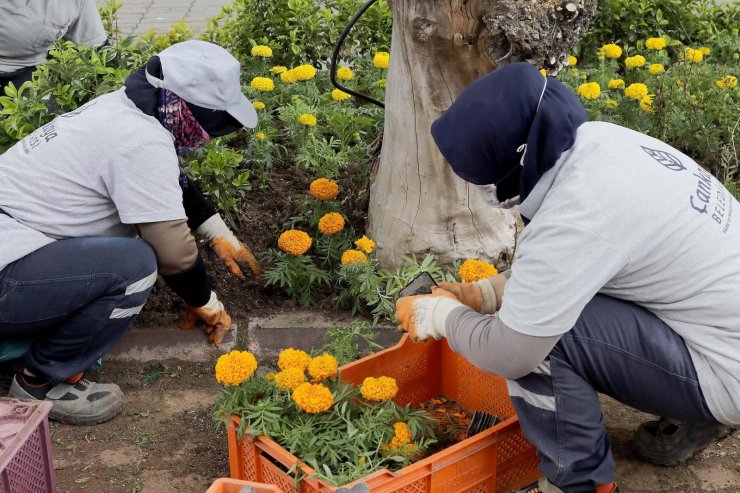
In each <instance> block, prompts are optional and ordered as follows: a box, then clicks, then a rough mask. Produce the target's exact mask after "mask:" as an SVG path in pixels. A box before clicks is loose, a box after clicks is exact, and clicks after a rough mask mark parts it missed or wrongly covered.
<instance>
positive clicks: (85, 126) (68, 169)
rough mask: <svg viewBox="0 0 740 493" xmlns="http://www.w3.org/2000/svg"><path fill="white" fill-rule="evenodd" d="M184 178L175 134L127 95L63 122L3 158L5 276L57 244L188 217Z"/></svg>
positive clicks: (0, 204)
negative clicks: (18, 262)
mask: <svg viewBox="0 0 740 493" xmlns="http://www.w3.org/2000/svg"><path fill="white" fill-rule="evenodd" d="M179 176H180V167H179V164H178V159H177V155H176V153H175V147H174V145H173V138H172V135H171V134H170V133H169V132H168V131H167V130H166V129H165V128H164V127H163V126H162V125H160V124H159V122H158V121H157V120H156V119H155V118H152V117H150V116H147V115H145V114H144V113H143V112H142V111H140V110H139V109H138V108H137V107H136V106H135V105H134V104H133V102H132V101H131V100H130V99H128V97H126V94H125V93H124V90H123V89H120V90H118V91H115V92H113V93H110V94H106V95H104V96H100V97H98V98H96V99H94V100H92V101H90V102H89V103H87V104H86V105H84V106H82V107H80V108H78V109H77V110H75V111H72V112H70V113H67V114H65V115H61V116H59V117H58V118H56V119H55V120H54V121H52V122H51V123H48V124H47V125H44V126H43V127H41V128H39V129H37V130H36V131H35V132H33V133H32V134H31V135H29V136H28V137H26V138H25V139H23V140H22V141H20V142H18V143H17V144H15V145H14V146H13V147H11V148H10V149H8V151H6V152H5V153H4V154H2V155H0V208H2V209H4V210H5V211H6V212H7V213H8V214H10V216H12V219H11V218H10V217H8V216H5V215H2V214H0V238H2V241H0V270H2V269H4V268H5V267H6V266H7V265H8V264H9V263H11V262H14V261H15V260H18V259H19V258H21V257H24V256H26V255H28V254H29V253H31V252H34V251H36V250H38V249H39V248H41V247H42V246H44V245H47V244H49V243H50V242H52V241H54V239H61V238H78V237H83V236H129V237H130V236H135V234H136V230H135V228H134V226H133V225H135V224H140V223H151V222H159V221H171V220H176V219H185V218H186V216H185V210H184V208H183V205H182V189H181V188H180V184H179Z"/></svg>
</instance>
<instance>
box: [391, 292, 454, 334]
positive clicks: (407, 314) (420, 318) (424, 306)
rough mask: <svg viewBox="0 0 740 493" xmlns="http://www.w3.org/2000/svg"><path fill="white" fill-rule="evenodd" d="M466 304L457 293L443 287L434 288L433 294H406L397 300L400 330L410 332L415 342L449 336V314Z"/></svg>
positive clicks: (397, 317)
mask: <svg viewBox="0 0 740 493" xmlns="http://www.w3.org/2000/svg"><path fill="white" fill-rule="evenodd" d="M461 306H464V305H463V304H462V303H460V302H459V301H458V300H457V298H456V297H455V295H453V294H452V293H449V292H447V291H445V290H443V289H434V290H433V292H432V294H422V295H419V296H404V297H402V298H399V299H398V300H397V301H396V320H397V321H398V323H399V326H398V330H402V331H404V332H408V334H409V337H411V340H412V341H414V342H421V341H425V340H427V339H429V338H430V337H431V338H432V339H441V338H443V337H447V333H446V331H445V323H446V320H447V316H448V315H449V314H450V312H452V311H453V310H455V309H456V308H460V307H461Z"/></svg>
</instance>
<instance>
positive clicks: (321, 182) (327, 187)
mask: <svg viewBox="0 0 740 493" xmlns="http://www.w3.org/2000/svg"><path fill="white" fill-rule="evenodd" d="M309 191H310V192H311V195H312V196H313V197H314V198H316V199H319V200H334V199H335V198H337V195H339V185H337V182H335V181H333V180H327V179H326V178H319V179H317V180H314V181H312V182H311V185H310V186H309Z"/></svg>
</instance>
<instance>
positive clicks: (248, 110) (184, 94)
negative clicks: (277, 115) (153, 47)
mask: <svg viewBox="0 0 740 493" xmlns="http://www.w3.org/2000/svg"><path fill="white" fill-rule="evenodd" d="M157 56H158V57H159V61H160V63H161V64H162V78H161V79H158V78H157V77H154V76H153V75H151V74H150V73H149V72H147V73H146V79H147V80H148V81H149V83H150V84H151V85H153V86H154V87H157V88H159V89H167V90H168V91H172V92H173V93H175V94H177V95H178V96H180V97H181V98H182V99H184V100H185V101H187V102H188V103H192V104H195V105H198V106H202V107H203V108H208V109H211V110H218V111H225V112H227V113H228V114H230V115H231V116H233V117H234V118H235V119H236V120H237V121H238V122H239V123H241V124H242V125H243V126H245V127H247V128H254V127H256V126H257V111H256V110H255V109H254V106H252V103H251V101H249V99H247V98H246V96H244V95H243V94H242V93H241V80H240V68H239V62H238V61H237V60H236V58H234V57H233V56H231V54H230V53H229V52H228V51H226V50H225V49H223V48H221V47H220V46H218V45H215V44H213V43H208V42H206V41H200V40H195V39H193V40H190V41H184V42H182V43H177V44H174V45H172V46H170V47H169V48H167V49H165V50H164V51H162V52H161V53H159V55H157Z"/></svg>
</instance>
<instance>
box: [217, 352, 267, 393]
mask: <svg viewBox="0 0 740 493" xmlns="http://www.w3.org/2000/svg"><path fill="white" fill-rule="evenodd" d="M255 371H257V359H256V358H255V357H254V355H253V354H252V353H250V352H249V351H231V352H230V353H227V354H224V355H221V356H219V358H218V360H217V361H216V381H217V382H219V383H222V384H224V385H230V386H235V385H239V384H240V383H242V382H243V381H245V380H246V379H248V378H249V377H251V376H252V375H254V372H255Z"/></svg>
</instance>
